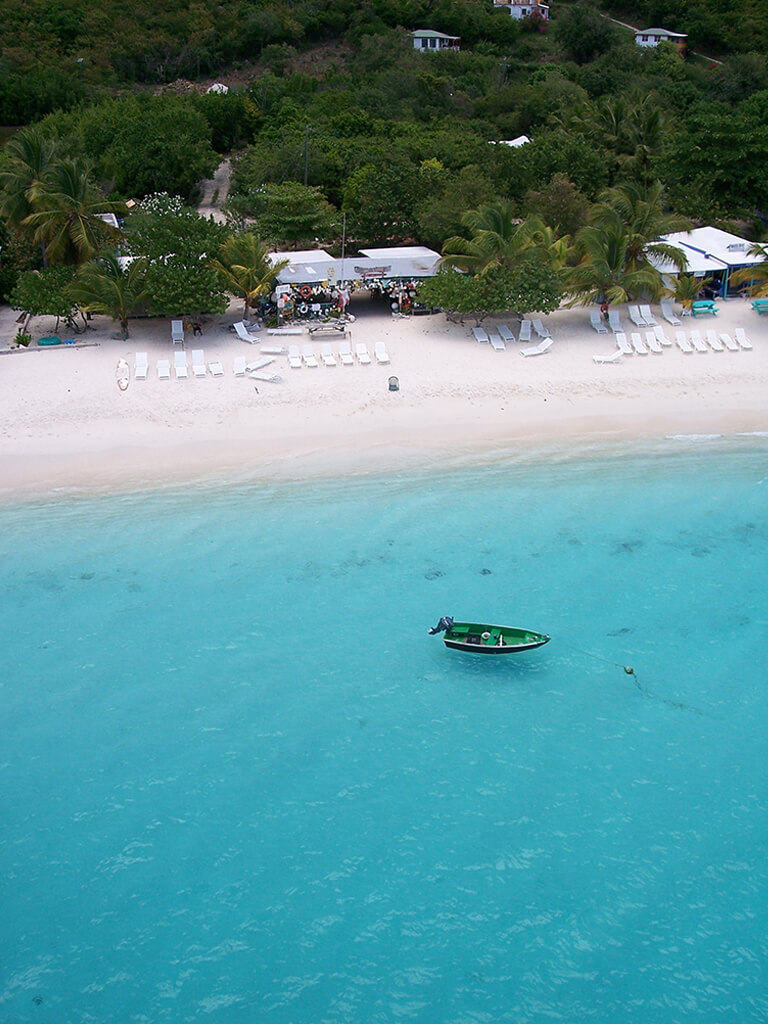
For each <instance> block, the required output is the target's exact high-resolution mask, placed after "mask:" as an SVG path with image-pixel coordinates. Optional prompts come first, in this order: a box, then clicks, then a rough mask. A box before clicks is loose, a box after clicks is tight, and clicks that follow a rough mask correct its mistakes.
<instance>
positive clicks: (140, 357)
mask: <svg viewBox="0 0 768 1024" xmlns="http://www.w3.org/2000/svg"><path fill="white" fill-rule="evenodd" d="M148 369H149V361H148V359H147V353H146V352H137V353H136V356H135V357H134V360H133V376H134V377H135V378H136V380H146V379H147V370H148Z"/></svg>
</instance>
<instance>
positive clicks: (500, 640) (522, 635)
mask: <svg viewBox="0 0 768 1024" xmlns="http://www.w3.org/2000/svg"><path fill="white" fill-rule="evenodd" d="M429 633H430V636H436V635H438V634H440V633H442V634H443V643H444V644H445V646H446V647H450V648H451V649H452V650H454V651H466V652H467V653H469V654H517V653H519V652H520V651H532V650H533V649H534V648H535V647H543V646H544V644H546V643H549V636H547V634H546V633H537V632H535V631H534V630H532V629H520V628H519V627H517V626H492V625H489V624H487V623H483V622H457V621H456V620H455V619H453V618H451V616H450V615H445V616H443V618H442V619H440V621H439V622H438V624H437V625H436V626H433V627H432V628H431V629H430V630H429Z"/></svg>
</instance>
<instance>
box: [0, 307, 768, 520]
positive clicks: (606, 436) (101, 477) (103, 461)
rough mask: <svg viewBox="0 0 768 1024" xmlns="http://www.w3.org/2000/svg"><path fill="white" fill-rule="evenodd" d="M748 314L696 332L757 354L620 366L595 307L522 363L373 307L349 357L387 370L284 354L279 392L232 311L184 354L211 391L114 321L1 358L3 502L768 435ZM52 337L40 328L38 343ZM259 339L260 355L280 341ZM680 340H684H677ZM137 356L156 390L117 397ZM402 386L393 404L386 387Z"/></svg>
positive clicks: (163, 339) (275, 368)
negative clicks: (79, 336)
mask: <svg viewBox="0 0 768 1024" xmlns="http://www.w3.org/2000/svg"><path fill="white" fill-rule="evenodd" d="M750 313H751V311H750V309H749V307H748V305H747V304H745V303H744V302H743V301H741V300H729V301H728V302H725V303H722V306H721V313H720V315H719V316H718V317H717V319H716V320H712V319H711V318H707V320H706V321H699V320H696V321H692V320H690V319H687V320H686V321H684V322H683V323H684V326H685V329H687V330H690V329H691V327H694V328H695V329H702V330H705V329H707V325H709V326H710V327H714V328H715V329H717V331H718V332H723V331H726V332H730V333H731V334H732V333H733V329H734V327H736V326H743V327H745V328H746V330H747V332H748V335H749V337H750V339H751V341H752V345H753V349H752V350H751V351H739V352H728V351H725V352H708V353H707V354H698V353H695V354H684V353H682V352H681V351H680V350H679V349H677V348H676V347H675V346H672V347H670V348H666V349H665V350H664V352H663V354H662V355H654V354H650V355H647V356H638V355H635V356H629V357H622V359H621V361H620V362H618V363H615V364H608V365H606V364H596V363H594V361H593V359H592V356H593V354H597V353H608V352H610V351H611V350H612V349H613V347H614V340H613V337H612V335H597V334H595V333H594V331H592V329H591V327H590V326H589V321H588V313H587V311H586V310H584V309H569V310H559V311H558V312H556V313H554V314H552V315H551V316H549V317H547V318H545V320H546V323H547V325H548V327H549V329H550V330H551V333H552V336H553V338H554V339H555V340H554V344H553V346H552V348H551V350H550V351H549V352H548V353H546V354H544V355H542V356H537V357H535V358H527V359H526V358H522V357H521V355H520V352H519V348H520V347H521V346H520V345H519V343H516V344H515V345H509V346H508V347H507V351H505V352H494V351H493V350H492V349H491V348H490V346H488V345H481V344H479V343H477V342H475V341H474V340H473V339H472V337H471V334H470V326H469V325H465V326H463V327H462V326H460V325H456V324H449V323H447V322H446V319H445V317H444V316H443V315H442V314H440V315H435V316H431V317H424V318H410V319H408V320H402V319H394V318H390V317H389V316H387V315H386V314H385V313H383V312H379V311H378V310H373V309H370V308H368V309H363V312H362V315H361V316H359V317H358V318H357V319H356V321H355V323H354V324H353V325H352V326H351V333H352V342H353V347H354V344H356V343H359V342H365V343H366V345H367V347H368V350H369V352H370V353H371V356H372V357H373V349H374V344H375V343H376V342H377V341H384V342H385V344H386V346H387V350H388V352H389V355H390V363H389V364H388V365H382V366H379V365H377V364H376V362H375V360H373V362H372V365H369V366H361V365H354V366H349V367H346V366H341V365H338V366H335V367H325V366H323V365H322V364H321V365H320V366H319V367H318V368H309V367H306V366H302V368H301V369H297V370H294V369H290V368H288V365H287V360H286V358H285V356H278V357H276V358H275V361H274V363H273V364H271V365H270V367H269V372H276V373H278V374H279V375H280V376H281V377H282V383H280V384H272V383H267V382H261V381H256V382H254V381H252V380H250V379H248V378H247V377H245V378H243V377H237V378H236V377H235V376H234V374H233V372H232V361H233V359H234V357H235V356H245V357H246V358H247V359H249V360H250V359H257V358H259V355H260V353H259V346H258V345H255V346H249V345H247V344H245V343H243V342H239V341H238V340H237V338H236V337H235V336H233V335H232V333H231V332H230V331H229V329H228V328H229V324H231V323H232V322H233V320H235V319H238V315H237V312H236V311H235V310H231V311H230V312H229V313H228V314H227V315H224V316H223V317H220V318H213V319H212V320H211V321H209V322H208V323H207V324H206V328H205V333H204V336H203V337H202V338H200V339H197V338H196V339H192V338H189V339H187V340H186V349H187V353H188V355H189V353H190V352H191V350H192V349H193V348H197V347H203V348H204V351H205V356H206V360H207V361H211V360H214V359H217V360H220V361H221V362H222V363H223V365H224V369H225V375H224V376H223V377H219V378H213V377H211V376H210V375H207V376H206V378H205V379H202V380H200V379H194V378H193V377H192V374H191V372H190V377H189V379H186V380H176V379H174V378H173V376H172V379H170V380H159V379H158V378H157V373H156V371H155V366H156V360H157V359H158V358H165V359H169V358H170V360H171V361H172V360H173V349H172V346H171V343H170V327H169V320H151V321H149V320H148V321H135V322H132V325H131V333H132V336H131V337H130V338H129V339H128V340H127V341H122V340H117V339H115V338H113V337H111V336H110V331H111V330H112V328H113V327H114V325H113V324H111V323H110V322H109V321H104V322H102V323H98V324H97V326H96V330H95V331H93V332H89V336H88V339H87V343H86V344H85V345H82V344H81V345H77V344H76V345H73V346H59V347H56V348H52V349H47V350H46V351H45V352H43V353H42V354H41V356H40V357H39V358H35V359H33V358H31V353H30V352H27V353H18V354H14V358H13V359H4V360H2V361H0V389H2V398H3V404H2V413H0V424H1V425H2V431H0V481H1V484H0V503H2V504H15V503H19V502H27V501H30V500H35V499H40V498H51V497H55V496H56V494H60V493H61V492H62V491H65V492H67V493H90V492H100V491H105V490H114V489H118V490H136V489H144V488H147V487H152V486H155V487H156V486H164V485H170V486H182V485H183V484H185V483H193V482H194V481H204V480H210V479H212V478H213V477H217V476H223V475H225V474H227V475H228V476H229V477H231V478H232V479H236V480H246V479H247V480H253V481H258V480H260V479H263V480H304V479H313V478H314V479H318V478H329V477H347V476H365V475H378V474H382V473H392V472H410V471H415V472H417V471H418V470H419V469H420V468H427V467H434V466H435V465H436V464H446V465H450V464H451V463H453V462H456V461H458V462H467V461H471V460H472V459H483V458H487V457H491V458H493V457H494V453H501V452H504V453H506V456H505V457H508V455H509V453H514V454H521V455H524V454H525V453H527V452H531V453H532V452H536V451H546V450H555V449H556V450H561V449H567V450H570V451H574V450H584V449H585V448H590V447H593V446H595V445H597V446H601V447H604V446H613V445H622V444H626V443H627V442H655V441H660V440H662V439H664V438H668V437H670V436H674V435H689V436H694V435H726V436H728V437H730V436H734V437H735V436H737V435H739V434H741V435H745V434H751V435H760V434H762V433H763V432H766V431H768V400H766V395H768V325H767V326H766V328H763V326H762V323H761V322H760V320H759V318H758V317H756V316H755V315H754V314H752V315H750ZM3 316H5V317H6V318H10V317H11V316H12V311H10V310H7V309H4V310H2V311H0V329H1V328H2V326H4V325H3V323H2V319H3ZM501 322H504V321H503V320H501ZM51 326H52V325H49V324H48V323H47V321H46V320H40V321H39V322H38V323H37V324H36V331H35V333H38V334H43V333H50V327H51ZM485 326H486V327H492V326H493V321H490V322H486V324H485ZM512 326H513V329H514V327H516V323H514V322H513V324H512ZM627 326H629V325H627ZM46 329H47V330H46ZM262 333H263V334H264V343H268V342H271V341H274V340H275V339H274V338H272V337H268V336H267V335H266V332H262ZM641 333H642V332H641ZM667 333H668V334H669V335H670V337H672V338H674V329H673V328H669V330H668V332H667ZM4 335H5V336H7V331H6V332H4ZM310 340H311V339H309V337H308V336H307V335H304V336H303V337H288V338H286V339H285V342H286V344H288V343H294V342H297V343H300V344H306V343H307V342H308V341H310ZM313 344H314V348H315V350H316V352H318V353H319V348H320V344H319V342H317V341H315V342H314V343H313ZM335 347H336V346H335V345H334V348H335ZM523 347H524V346H523ZM136 351H147V352H148V354H149V362H150V372H149V376H148V379H147V380H145V381H140V380H135V379H131V382H130V385H129V387H128V390H127V391H125V392H120V391H118V388H117V386H116V381H115V366H116V362H117V360H118V359H119V358H124V359H126V360H127V361H128V363H129V366H130V367H131V371H133V365H134V357H135V352H136ZM393 375H394V376H397V377H398V380H399V384H400V389H399V390H398V391H396V392H390V391H389V390H388V379H389V377H390V376H393ZM131 376H132V377H133V372H132V374H131Z"/></svg>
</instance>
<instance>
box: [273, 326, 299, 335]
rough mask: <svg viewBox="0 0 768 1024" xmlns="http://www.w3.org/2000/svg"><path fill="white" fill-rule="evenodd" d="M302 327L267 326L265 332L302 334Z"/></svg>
mask: <svg viewBox="0 0 768 1024" xmlns="http://www.w3.org/2000/svg"><path fill="white" fill-rule="evenodd" d="M303 333H304V328H303V327H268V328H267V334H303Z"/></svg>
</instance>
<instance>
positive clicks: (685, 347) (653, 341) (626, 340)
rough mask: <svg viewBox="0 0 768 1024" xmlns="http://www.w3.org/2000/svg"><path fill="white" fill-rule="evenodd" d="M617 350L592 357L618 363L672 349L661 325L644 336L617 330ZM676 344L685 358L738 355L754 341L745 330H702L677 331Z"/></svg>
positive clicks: (596, 359) (603, 361)
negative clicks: (694, 355) (709, 353)
mask: <svg viewBox="0 0 768 1024" xmlns="http://www.w3.org/2000/svg"><path fill="white" fill-rule="evenodd" d="M615 338H616V350H615V351H614V352H611V353H609V354H607V355H602V354H601V355H595V356H593V357H592V358H593V359H594V361H595V362H596V363H617V362H618V361H619V359H620V358H621V357H622V356H631V355H638V356H647V355H648V354H649V353H656V354H657V355H660V354H661V353H662V352H663V351H664V349H665V348H670V347H671V346H672V341H671V339H670V338H669V337H668V336H667V334H666V333H665V330H664V328H663V327H661V326H659V325H658V324H657V325H656V327H654V329H653V330H652V331H646V332H645V336H644V337H643V336H642V335H641V334H640V332H639V331H633V332H630V334H629V336H627V334H626V333H625V332H624V331H617V332H616V335H615ZM674 343H675V345H677V347H678V348H679V349H680V351H681V352H684V353H685V354H686V355H691V354H692V353H694V352H700V353H702V354H703V353H706V352H710V351H712V352H725V351H728V352H739V351H741V350H742V349H747V350H749V349H751V348H752V342H751V341H750V340H749V338H748V337H747V334H746V331H745V330H744V328H743V327H737V328H736V329H735V330H734V332H733V337H731V335H730V334H726V333H718V332H717V331H715V330H708V331H705V332H704V336H703V337H702V332H701V331H690V332H688V334H686V332H685V331H675V342H674Z"/></svg>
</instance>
